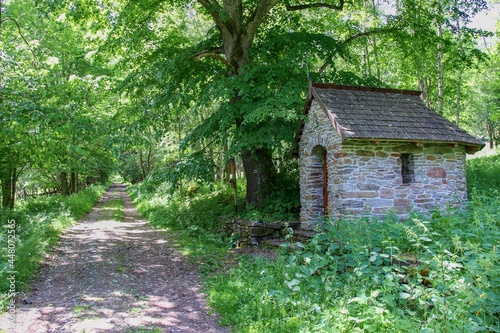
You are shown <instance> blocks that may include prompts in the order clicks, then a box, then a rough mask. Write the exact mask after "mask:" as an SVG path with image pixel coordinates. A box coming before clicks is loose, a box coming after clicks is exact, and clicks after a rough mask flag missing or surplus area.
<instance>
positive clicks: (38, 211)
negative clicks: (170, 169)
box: [0, 185, 106, 308]
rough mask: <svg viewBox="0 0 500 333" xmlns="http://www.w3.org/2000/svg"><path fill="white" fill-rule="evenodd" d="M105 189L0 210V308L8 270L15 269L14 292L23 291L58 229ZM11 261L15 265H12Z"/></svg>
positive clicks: (72, 220) (74, 219) (73, 220)
mask: <svg viewBox="0 0 500 333" xmlns="http://www.w3.org/2000/svg"><path fill="white" fill-rule="evenodd" d="M105 189H106V188H105V187H104V186H100V185H99V186H98V185H95V186H91V187H88V188H86V189H85V190H83V191H81V192H79V193H77V194H74V195H71V196H69V197H63V196H60V195H55V196H51V197H38V198H33V199H29V200H27V201H25V202H22V203H21V204H19V205H18V206H16V207H15V209H14V210H5V209H4V210H0V221H1V223H0V225H1V226H2V227H1V228H0V253H1V256H0V291H1V292H2V296H1V297H0V306H1V308H3V307H4V306H5V305H6V304H5V301H6V300H7V299H6V296H7V291H8V290H9V288H10V285H9V280H7V277H6V275H7V273H8V272H10V271H12V268H14V270H15V271H16V274H15V284H16V292H19V291H21V290H25V289H26V287H27V283H28V282H29V280H30V279H31V278H33V277H34V276H36V274H37V271H38V264H39V263H40V262H41V261H42V260H43V259H44V258H45V256H46V254H47V252H48V250H49V249H50V247H51V246H53V245H54V244H55V243H56V242H57V241H58V239H59V236H60V234H61V232H62V231H63V230H64V229H66V228H67V227H69V226H71V225H73V224H74V223H76V222H77V221H78V219H80V218H81V217H83V216H84V215H85V214H86V213H87V212H88V211H90V209H91V208H92V207H93V205H94V204H95V203H96V201H97V200H98V199H99V198H100V197H101V195H102V194H103V193H104V191H105ZM9 222H10V224H9ZM9 226H15V229H14V230H15V232H12V231H10V230H9V229H10V228H9ZM9 235H15V246H14V249H15V257H11V256H9V252H8V239H9ZM11 248H12V246H11ZM11 253H12V252H11ZM12 259H14V260H12ZM9 260H10V262H9ZM12 262H13V264H14V266H11V264H12ZM9 275H10V274H9Z"/></svg>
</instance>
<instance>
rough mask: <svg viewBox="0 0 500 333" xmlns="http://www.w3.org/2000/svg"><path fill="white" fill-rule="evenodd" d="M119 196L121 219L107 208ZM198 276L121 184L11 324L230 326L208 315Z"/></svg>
mask: <svg viewBox="0 0 500 333" xmlns="http://www.w3.org/2000/svg"><path fill="white" fill-rule="evenodd" d="M117 199H118V200H121V201H122V202H123V220H122V221H115V220H113V219H112V216H113V215H112V211H111V210H110V209H107V208H106V207H107V206H106V204H108V206H109V202H111V201H114V200H117ZM198 279H199V276H198V273H197V271H196V268H195V267H193V266H191V265H189V264H188V263H187V262H186V261H185V260H184V259H183V257H182V256H181V255H180V254H179V253H178V252H177V251H176V250H175V248H174V246H173V245H172V242H171V238H170V237H169V235H168V234H167V233H166V232H164V231H157V230H154V229H152V228H151V227H150V226H149V224H148V223H147V221H145V220H144V219H143V218H142V217H141V216H140V215H139V214H138V213H137V211H136V210H135V208H134V206H133V204H132V202H131V200H130V198H129V196H128V195H127V193H126V192H125V187H124V186H122V185H114V186H111V187H110V189H109V190H108V191H107V192H106V194H105V195H104V196H103V197H102V198H101V199H100V200H99V202H98V203H97V205H96V206H95V207H94V208H93V209H92V211H91V212H90V213H89V214H88V215H87V216H86V217H85V218H84V219H83V220H82V221H80V222H79V223H78V224H77V225H75V226H74V227H72V228H70V229H68V230H67V231H66V232H65V233H64V234H63V236H62V239H61V242H60V243H59V245H58V247H57V248H56V249H55V250H54V251H53V253H52V255H51V258H50V259H49V260H48V262H47V263H46V267H45V269H44V270H43V273H41V276H40V278H39V279H38V280H37V281H35V282H34V283H33V285H32V291H31V292H29V293H27V294H24V295H21V296H20V298H21V299H24V298H27V299H28V300H29V301H30V302H32V304H22V305H21V304H19V305H18V315H17V325H16V327H15V328H14V329H13V330H12V329H11V331H12V333H14V332H15V333H17V332H19V333H23V332H33V333H37V332H44V333H51V332H52V333H56V332H61V333H62V332H64V333H66V332H68V333H69V332H71V333H77V332H78V333H83V332H85V333H90V332H120V333H122V332H183V333H187V332H190V333H197V332H203V333H211V332H214V333H215V332H221V333H222V332H229V330H228V329H227V328H222V327H220V326H218V324H217V318H216V316H215V315H210V314H209V309H208V307H207V306H206V303H205V300H204V298H203V295H202V294H201V293H200V289H201V286H200V284H199V283H198ZM4 319H5V318H4ZM0 323H2V324H3V323H5V321H4V320H2V321H0ZM11 331H7V332H8V333H11Z"/></svg>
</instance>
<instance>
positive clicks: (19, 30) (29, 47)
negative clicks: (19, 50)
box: [0, 17, 40, 64]
mask: <svg viewBox="0 0 500 333" xmlns="http://www.w3.org/2000/svg"><path fill="white" fill-rule="evenodd" d="M6 21H12V22H14V24H15V25H16V27H17V31H18V32H19V36H21V38H22V39H23V41H24V43H25V44H26V46H27V47H28V49H29V50H30V52H31V54H33V57H34V58H35V60H36V61H37V64H38V63H40V61H39V60H38V57H37V56H36V54H35V52H34V51H33V49H32V48H31V46H30V44H29V43H28V41H27V40H26V38H24V35H23V32H22V31H21V26H20V25H19V23H18V22H17V21H16V20H15V19H13V18H12V17H7V18H6V19H3V20H2V21H0V26H1V24H2V23H4V22H6Z"/></svg>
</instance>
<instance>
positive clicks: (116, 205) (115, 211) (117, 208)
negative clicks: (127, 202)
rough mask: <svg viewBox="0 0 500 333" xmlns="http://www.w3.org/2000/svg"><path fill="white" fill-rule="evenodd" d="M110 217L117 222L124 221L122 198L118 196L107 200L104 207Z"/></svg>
mask: <svg viewBox="0 0 500 333" xmlns="http://www.w3.org/2000/svg"><path fill="white" fill-rule="evenodd" d="M103 210H104V212H106V213H107V214H108V215H109V217H110V218H111V219H112V220H113V221H116V222H121V221H123V201H122V199H120V198H116V199H114V200H111V201H109V202H107V203H106V204H105V205H104V208H103Z"/></svg>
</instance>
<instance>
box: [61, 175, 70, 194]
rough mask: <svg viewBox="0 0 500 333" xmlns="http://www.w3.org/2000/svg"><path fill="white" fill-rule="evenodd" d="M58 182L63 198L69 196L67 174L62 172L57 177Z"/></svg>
mask: <svg viewBox="0 0 500 333" xmlns="http://www.w3.org/2000/svg"><path fill="white" fill-rule="evenodd" d="M59 180H60V183H61V194H62V195H64V196H68V195H69V186H68V173H67V172H65V171H63V172H61V174H60V175H59Z"/></svg>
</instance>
